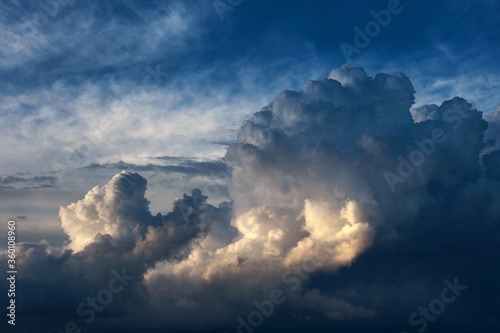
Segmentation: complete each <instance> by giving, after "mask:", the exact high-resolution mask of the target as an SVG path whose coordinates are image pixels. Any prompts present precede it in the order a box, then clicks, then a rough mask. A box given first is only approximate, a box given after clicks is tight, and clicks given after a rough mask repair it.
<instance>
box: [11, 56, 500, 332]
mask: <svg viewBox="0 0 500 333" xmlns="http://www.w3.org/2000/svg"><path fill="white" fill-rule="evenodd" d="M414 93H415V91H414V89H413V86H412V83H411V82H410V80H409V79H408V78H407V77H406V76H405V75H404V74H402V73H396V74H395V75H392V76H391V75H387V74H378V75H376V76H375V77H370V76H368V75H367V74H366V73H365V71H364V70H363V69H361V68H353V67H350V66H347V65H346V66H343V67H341V68H339V69H336V70H334V71H333V72H332V73H331V74H330V76H329V78H328V79H321V80H318V81H310V82H308V83H307V84H306V85H305V86H304V88H303V90H302V91H300V92H294V91H283V92H282V93H280V94H279V95H278V96H277V97H276V99H275V100H274V101H273V102H272V103H270V104H269V105H268V106H266V107H264V108H263V109H262V110H261V111H259V112H256V113H255V114H254V115H253V117H252V118H251V119H250V120H248V121H247V122H246V123H245V124H244V125H243V126H242V128H241V131H240V133H239V134H238V138H237V142H236V143H234V144H232V145H231V146H230V147H229V150H228V152H227V154H226V156H225V162H226V163H227V164H228V165H229V166H231V168H232V170H233V174H232V177H231V180H230V183H229V185H228V189H229V193H230V196H231V198H232V202H231V203H226V202H224V203H222V204H220V205H219V207H214V206H211V205H209V204H207V202H206V199H207V198H206V197H205V196H204V195H203V194H202V193H201V192H200V191H199V190H193V192H192V193H191V195H190V196H187V195H184V197H183V198H182V199H178V200H177V201H176V202H175V203H174V207H173V210H172V212H171V213H169V214H167V215H161V214H158V215H152V214H151V212H150V210H149V202H148V200H147V199H146V198H145V191H146V180H145V179H143V178H142V177H141V176H140V175H138V174H136V173H128V172H125V171H124V172H122V173H120V174H118V175H116V176H115V177H113V179H112V180H111V181H110V182H109V183H108V184H107V185H105V186H103V187H99V186H97V187H95V188H94V189H92V190H91V191H89V193H88V194H87V195H86V196H85V198H84V199H82V200H80V201H78V202H76V203H73V204H71V205H69V206H67V207H62V208H61V209H60V217H61V224H62V228H63V230H64V231H65V232H66V234H67V235H68V237H69V241H68V243H67V245H66V248H65V249H62V250H61V249H56V248H53V247H51V246H50V245H49V244H47V243H46V242H41V243H39V244H22V245H21V249H20V252H21V254H20V263H19V265H20V268H19V269H20V271H22V272H23V276H22V280H21V282H20V283H21V284H22V283H24V288H19V289H20V290H21V291H20V292H21V296H20V297H22V298H24V299H26V300H27V302H28V300H29V304H30V306H26V307H25V308H24V309H21V310H20V311H27V312H26V313H25V314H24V316H32V317H37V316H39V315H40V314H42V313H41V311H42V310H39V309H41V308H38V307H37V306H38V305H40V304H44V306H43V309H44V310H43V311H42V312H44V314H45V317H47V315H48V316H49V317H50V316H54V318H56V317H57V318H59V319H60V317H58V316H62V317H64V318H70V317H71V316H74V315H75V312H74V310H73V309H71V308H72V307H73V308H75V307H76V306H77V305H78V304H79V303H80V302H82V301H84V300H85V297H86V296H87V294H89V295H91V294H95V293H96V292H97V291H98V290H99V289H101V288H104V287H106V283H107V280H108V279H109V276H110V273H109V272H110V269H111V268H116V270H119V269H121V268H122V267H126V269H127V272H130V273H129V274H131V275H134V276H136V277H137V278H136V279H135V280H133V282H131V288H129V289H128V290H127V292H126V293H123V294H120V295H119V297H120V298H121V299H122V302H116V303H112V304H111V305H110V306H109V309H106V311H107V312H102V314H101V315H100V317H99V315H98V316H97V317H96V319H95V321H92V322H91V323H89V324H88V325H92V331H94V332H100V331H106V329H107V328H109V327H116V328H129V329H140V330H142V331H145V332H149V331H151V332H156V331H155V330H156V329H165V328H168V329H170V330H171V331H186V330H188V331H189V330H191V331H209V330H221V331H227V332H229V331H233V332H234V331H236V332H248V333H250V332H254V331H256V330H257V329H259V330H262V331H285V330H287V331H294V330H295V331H297V332H299V331H300V332H301V331H308V332H313V331H320V330H326V329H330V330H336V331H338V332H353V331H363V330H366V328H367V327H370V329H371V331H373V332H379V331H380V332H382V331H383V332H387V331H388V330H389V331H390V330H392V331H394V332H399V331H404V330H406V331H410V330H412V331H415V330H416V331H419V332H422V331H424V330H425V329H427V326H428V325H430V323H433V322H435V325H436V326H435V327H436V328H439V329H440V331H442V332H448V331H453V329H456V328H457V327H458V328H460V329H464V328H467V329H468V328H474V329H477V328H479V329H480V330H482V331H484V332H487V331H488V329H489V328H490V327H493V326H494V325H493V326H491V325H492V323H497V324H498V317H497V316H498V310H499V307H498V304H496V302H495V301H494V300H493V299H492V298H491V297H490V295H495V294H498V293H499V292H500V289H499V288H500V287H499V284H498V283H497V282H496V280H495V278H494V276H495V275H497V276H498V273H499V269H498V268H497V266H498V265H496V262H497V261H498V260H497V255H498V253H499V244H500V243H499V240H500V239H499V231H500V228H499V227H500V186H499V185H500V183H499V182H500V172H499V170H500V150H498V144H497V143H495V140H496V139H499V138H500V132H499V129H500V127H499V123H500V122H499V117H498V114H499V110H497V111H496V112H494V113H492V114H490V115H488V116H487V117H486V120H485V119H483V115H482V113H481V112H480V111H477V110H475V109H473V108H472V106H471V105H470V104H469V103H468V102H467V101H465V100H464V99H462V98H459V97H455V98H453V99H451V100H448V101H444V102H443V103H442V104H441V105H424V106H421V107H418V108H415V109H413V110H412V109H411V107H412V105H413V103H414ZM443 281H446V283H445V284H444V285H443ZM450 281H452V282H450ZM451 283H454V285H452V286H451V287H450V284H451ZM465 285H466V286H467V288H465V287H464V286H465ZM74 286H81V290H82V291H81V292H79V291H75V290H76V289H74ZM443 286H448V288H449V289H448V290H449V291H450V292H453V293H454V295H455V298H454V300H456V302H455V303H453V304H451V302H448V303H446V312H444V309H441V308H439V309H437V308H436V305H434V308H432V307H431V310H430V311H431V312H425V311H424V310H419V306H422V308H423V307H425V306H427V305H428V304H438V303H436V302H434V301H433V300H435V299H437V298H439V297H441V296H440V295H442V294H443V293H442V290H443ZM450 288H451V289H450ZM464 288H465V289H464ZM464 290H466V291H464ZM33 291H34V292H35V294H34V295H36V297H35V296H33V294H31V292H33ZM462 294H463V297H462V296H461V297H462V298H458V296H460V295H462ZM447 299H448V300H449V299H450V298H447ZM429 302H431V303H429ZM433 302H434V303H433ZM440 302H441V303H442V304H443V306H444V304H445V303H443V301H440ZM441 303H439V304H441ZM68 307H69V308H70V310H71V311H68V310H67V309H68ZM442 310H443V311H442ZM422 311H423V312H422ZM438 312H439V313H438ZM437 315H439V318H440V319H439V320H440V321H437V320H436V318H437ZM193 318H195V319H196V320H193ZM59 319H58V320H59ZM85 319H89V318H87V317H85V316H84V317H83V318H81V319H80V321H81V322H82V323H84V320H85ZM353 319H355V320H353ZM68 320H69V319H68ZM43 324H44V325H45V324H47V323H43ZM57 324H60V325H63V324H64V323H63V322H61V321H58V322H57ZM47 325H48V324H47ZM82 325H84V324H82ZM50 327H51V328H54V329H57V325H56V324H54V326H50ZM488 332H489V331H488Z"/></svg>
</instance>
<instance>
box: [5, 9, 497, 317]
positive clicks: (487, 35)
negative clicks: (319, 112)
mask: <svg viewBox="0 0 500 333" xmlns="http://www.w3.org/2000/svg"><path fill="white" fill-rule="evenodd" d="M388 8H389V9H390V8H392V9H394V10H393V11H394V13H392V14H391V15H390V16H391V18H390V22H389V23H387V24H386V26H383V27H382V26H380V25H379V28H380V29H379V31H377V32H375V33H370V32H368V34H369V35H370V34H371V37H370V36H368V38H369V41H368V42H367V43H366V44H367V45H366V46H363V47H360V46H359V45H357V46H356V38H357V37H356V34H357V28H359V29H360V30H361V31H364V32H365V34H366V28H367V25H370V22H372V21H374V20H375V18H374V16H373V13H379V14H380V13H381V12H382V11H383V12H384V13H388V12H390V11H388ZM395 8H397V10H395ZM396 12H397V13H396ZM0 25H1V26H0V45H2V47H1V49H0V50H1V51H0V77H1V78H2V84H1V85H0V132H1V133H2V144H1V145H0V154H1V156H2V158H1V160H0V198H1V200H0V210H1V213H0V218H1V219H2V220H7V219H12V218H17V220H18V221H20V222H22V223H20V225H19V230H20V235H19V240H20V241H27V242H39V241H41V240H42V239H46V240H48V241H49V243H50V244H51V245H52V246H56V247H62V246H68V244H69V243H68V242H69V240H70V233H68V232H67V230H63V229H62V228H61V216H60V211H59V207H60V206H63V207H66V206H68V205H70V204H71V203H75V202H77V201H78V200H80V199H82V198H83V197H84V196H85V195H86V193H88V192H89V191H90V190H91V189H93V188H94V187H95V186H97V185H100V186H104V185H105V184H107V183H108V182H110V179H111V178H112V177H113V176H114V175H115V174H117V173H119V172H120V171H122V170H129V171H131V172H133V171H135V172H139V173H140V174H141V175H142V176H143V177H144V178H145V179H147V182H148V186H147V192H146V193H147V194H146V197H147V199H148V200H149V201H150V209H151V212H152V214H153V215H155V214H156V213H161V214H164V215H165V216H167V215H168V214H169V212H170V211H171V208H172V205H171V203H172V201H173V200H174V199H176V198H182V197H183V194H184V193H187V194H189V193H191V190H192V189H194V188H200V189H202V191H203V192H204V193H207V192H208V193H209V195H208V203H210V204H212V205H214V207H216V206H217V205H218V204H219V203H221V202H223V201H231V200H235V198H234V197H231V194H230V192H231V190H230V189H228V187H230V186H231V184H232V183H237V182H236V181H233V182H230V179H231V177H232V168H231V167H228V166H226V165H225V164H224V163H223V158H224V156H226V159H225V160H224V161H227V159H228V158H229V159H230V158H231V156H233V155H230V154H229V155H226V154H227V152H228V150H230V147H231V144H235V143H236V142H237V141H238V140H242V139H241V138H242V137H246V136H248V140H249V141H251V138H253V137H252V136H251V135H250V134H248V132H245V131H243V130H241V131H240V129H241V127H242V125H244V124H245V122H246V121H247V120H249V119H251V117H252V116H253V115H254V113H256V112H258V111H260V110H261V109H262V108H263V107H265V106H267V105H269V104H270V103H271V102H273V100H275V98H276V96H278V95H279V94H280V92H282V91H284V90H292V91H301V90H302V89H303V87H304V85H305V84H306V83H307V82H308V81H309V80H320V79H321V78H327V77H329V75H330V73H331V71H332V70H334V69H337V68H340V67H341V66H343V65H344V64H346V63H348V64H349V65H351V66H353V67H355V66H357V67H361V68H364V70H365V71H366V73H367V74H368V75H369V76H372V77H375V75H376V74H377V73H387V74H389V75H395V74H396V73H398V72H402V73H404V74H405V75H406V76H407V77H408V79H409V80H410V81H411V83H412V84H413V87H414V89H415V91H416V92H415V94H414V97H415V100H414V103H413V105H411V106H410V108H411V109H415V108H418V107H420V106H422V105H427V104H436V105H441V103H442V102H443V101H445V100H451V99H452V98H454V97H456V96H460V97H462V98H464V99H466V100H467V101H468V102H470V103H471V104H472V107H473V108H476V109H478V110H479V111H481V112H483V114H484V115H487V114H492V115H493V113H494V112H495V110H497V109H498V107H499V106H500V101H499V98H498V91H499V88H500V63H499V62H498V61H497V60H495V59H499V57H500V1H498V0H480V1H472V0H463V1H452V0H442V1H431V0H401V1H395V0H372V1H368V0H353V1H323V0H318V1H314V2H305V1H295V0H292V1H275V2H269V1H257V0H252V1H250V0H244V1H239V0H217V1H212V0H210V1H204V0H185V1H135V0H109V1H93V0H92V1H85V2H81V1H75V0H49V1H44V2H36V1H30V2H22V1H17V0H5V1H3V2H2V3H1V4H0ZM365 38H366V37H365ZM342 43H347V44H349V45H351V46H353V47H357V48H358V50H359V52H357V53H354V54H352V55H351V56H350V58H349V59H346V57H345V52H343V51H342V48H341V47H340V46H341V44H342ZM343 45H345V44H343ZM338 75H339V76H338V77H339V80H340V81H342V80H343V79H344V80H345V82H341V83H342V84H344V85H345V86H348V85H349V82H350V81H349V80H348V79H347V78H344V77H343V75H344V74H338ZM345 75H346V77H348V76H349V75H355V73H354V72H352V73H350V74H349V75H348V74H345ZM395 77H398V80H399V76H395ZM335 78H337V76H336V77H335ZM351 79H352V80H355V79H354V76H353V77H352V78H351ZM399 84H400V82H399V81H398V84H397V86H398V87H399ZM332 89H333V88H332ZM381 94H382V93H381ZM382 95H383V94H382ZM283 98H285V97H283ZM287 98H288V97H287ZM285 99H286V98H285ZM276 103H278V102H276ZM405 103H406V102H405ZM405 105H406V104H405ZM491 119H496V118H494V116H491ZM477 126H479V127H480V125H477ZM479 127H478V128H479ZM491 127H493V125H491ZM356 133H357V132H356ZM353 135H354V134H353ZM492 137H495V136H494V135H493V136H492ZM360 138H363V140H365V139H366V137H365V136H361V135H360ZM360 138H357V139H359V140H361V139H360ZM351 139H352V138H351ZM256 140H257V139H256ZM345 140H347V138H345ZM366 140H368V139H366ZM257 141H258V140H257ZM363 142H365V141H363ZM238 152H239V151H238ZM234 154H236V153H234ZM277 154H278V153H277ZM236 155H238V154H236ZM278 155H279V154H278ZM279 156H281V155H279ZM283 156H285V157H286V154H285V155H283ZM395 156H397V155H395ZM285 157H283V158H284V159H285V160H286V158H285ZM229 164H230V165H231V166H232V167H234V164H231V163H229ZM263 168H264V169H265V167H263ZM265 170H267V169H265ZM264 174H265V172H264ZM252 175H253V174H252ZM252 175H250V176H249V179H254V180H255V179H257V178H258V177H257V176H255V175H253V176H255V177H256V178H252V177H251V176H252ZM134 177H135V176H134ZM271 178H272V177H271ZM235 179H236V178H235ZM284 183H286V181H285V180H284ZM284 183H283V184H284ZM214 184H215V185H214ZM233 186H236V185H233ZM245 186H246V185H245ZM245 186H243V187H242V188H246V187H245ZM283 186H285V185H283ZM429 186H430V185H429ZM257 187H258V186H257V185H256V187H255V188H256V189H257ZM234 191H235V190H234V189H233V192H234ZM429 191H430V190H429ZM266 193H267V192H266ZM235 209H236V210H237V209H239V208H238V206H236V208H235ZM339 209H340V208H339ZM492 214H493V213H492ZM424 215H425V214H424ZM169 216H170V215H169ZM231 232H232V231H231ZM167 266H168V265H167ZM165 269H166V270H168V269H167V268H165ZM320 278H321V277H320ZM311 297H312V296H311ZM360 311H361V310H360Z"/></svg>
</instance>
